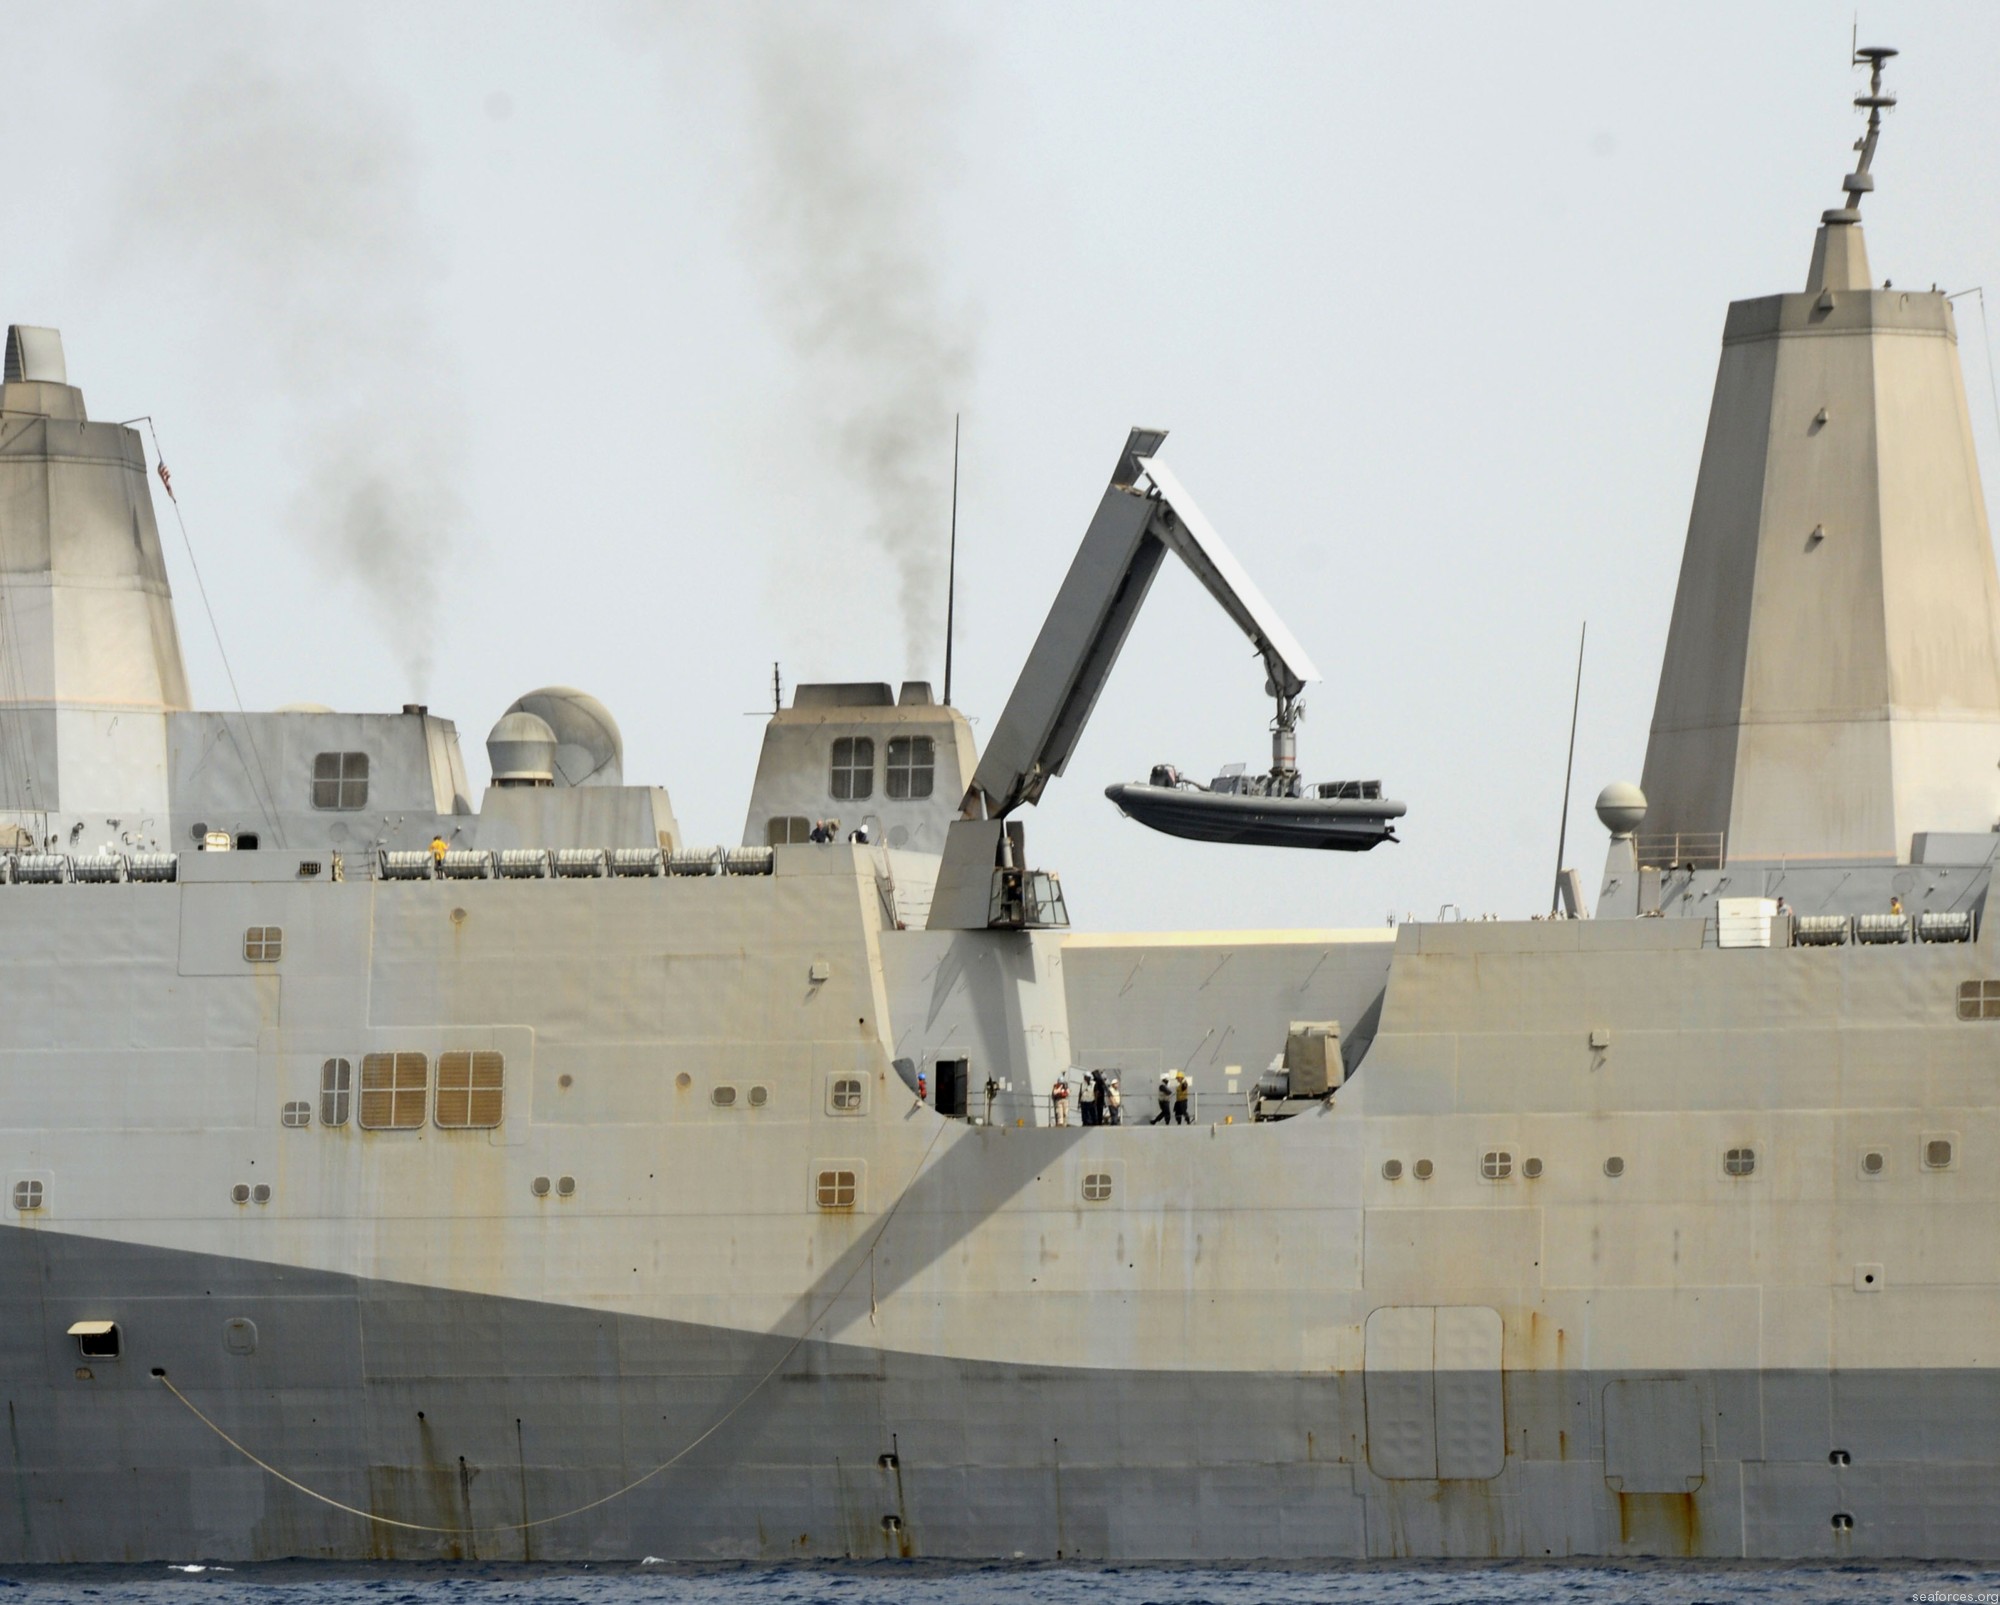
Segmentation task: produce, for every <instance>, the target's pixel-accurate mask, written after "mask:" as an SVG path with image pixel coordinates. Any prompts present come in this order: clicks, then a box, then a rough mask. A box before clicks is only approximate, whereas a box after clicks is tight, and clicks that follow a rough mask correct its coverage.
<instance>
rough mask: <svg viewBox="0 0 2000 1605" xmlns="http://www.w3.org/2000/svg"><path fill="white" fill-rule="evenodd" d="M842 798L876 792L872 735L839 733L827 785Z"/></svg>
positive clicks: (845, 800)
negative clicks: (840, 734)
mask: <svg viewBox="0 0 2000 1605" xmlns="http://www.w3.org/2000/svg"><path fill="white" fill-rule="evenodd" d="M828 790H830V791H831V792H832V793H833V795H834V797H835V798H836V799H838V800H839V801H841V802H853V801H859V800H860V799H861V798H864V797H872V796H874V795H875V741H874V738H873V737H871V736H841V737H839V738H838V739H837V740H836V741H835V742H834V744H833V773H832V775H831V777H830V782H829V785H828Z"/></svg>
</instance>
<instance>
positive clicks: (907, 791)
mask: <svg viewBox="0 0 2000 1605" xmlns="http://www.w3.org/2000/svg"><path fill="white" fill-rule="evenodd" d="M936 776H937V743H936V742H935V741H933V740H931V738H930V737H929V736H892V737H891V738H890V740H889V764H888V768H887V770H886V771H885V772H884V775H883V780H884V782H885V784H886V787H887V790H888V793H889V795H890V796H891V797H896V798H903V797H928V796H929V795H930V794H931V786H932V785H933V783H934V782H935V780H936Z"/></svg>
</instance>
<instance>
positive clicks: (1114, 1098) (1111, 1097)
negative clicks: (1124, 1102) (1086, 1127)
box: [1104, 1076, 1125, 1126]
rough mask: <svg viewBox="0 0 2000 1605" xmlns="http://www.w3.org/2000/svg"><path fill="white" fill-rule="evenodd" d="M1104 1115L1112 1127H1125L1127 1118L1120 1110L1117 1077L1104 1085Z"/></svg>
mask: <svg viewBox="0 0 2000 1605" xmlns="http://www.w3.org/2000/svg"><path fill="white" fill-rule="evenodd" d="M1104 1113H1105V1116H1106V1118H1107V1119H1108V1120H1109V1121H1110V1123H1111V1124H1112V1125H1114V1126H1122V1125H1124V1123H1125V1117H1124V1116H1123V1115H1122V1114H1121V1113H1120V1112H1119V1108H1118V1078H1117V1077H1116V1076H1113V1077H1112V1078H1111V1079H1110V1080H1109V1081H1107V1082H1105V1084H1104Z"/></svg>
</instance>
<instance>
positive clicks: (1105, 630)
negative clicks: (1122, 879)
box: [964, 429, 1319, 819]
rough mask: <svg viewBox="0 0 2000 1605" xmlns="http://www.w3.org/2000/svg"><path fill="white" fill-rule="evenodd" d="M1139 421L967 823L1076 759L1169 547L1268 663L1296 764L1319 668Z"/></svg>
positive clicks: (995, 743) (1161, 439)
mask: <svg viewBox="0 0 2000 1605" xmlns="http://www.w3.org/2000/svg"><path fill="white" fill-rule="evenodd" d="M1166 438H1167V432H1166V431H1165V430H1164V429H1134V430H1133V431H1132V432H1131V434H1130V435H1129V436H1128V437H1127V439H1126V442H1125V449H1124V451H1123V452H1121V453H1120V454H1119V457H1118V466H1117V468H1116V469H1115V470H1114V471H1113V473H1112V476H1111V483H1110V485H1108V486H1107V487H1106V489H1105V492H1104V498H1103V500H1102V501H1100V502H1099V503H1098V504H1097V514H1096V516H1095V517H1094V518H1092V519H1091V521H1090V528H1089V529H1088V530H1087V531H1086V532H1085V533H1084V537H1083V544H1082V545H1081V546H1080V547H1078V548H1077V554H1076V557H1075V559H1074V560H1073V561H1072V562H1071V563H1070V566H1069V573H1068V574H1067V575H1066V576H1065V577H1064V579H1063V583H1062V589H1061V590H1059V591H1058V592H1057V593H1056V599H1055V603H1054V605H1053V606H1051V607H1050V609H1049V616H1048V618H1047V619H1046V620H1045V621H1044V623H1043V624H1042V631H1041V634H1040V635H1038V636H1036V638H1035V644H1034V648H1033V649H1032V650H1031V651H1030V652H1029V653H1028V660H1027V662H1026V663H1025V664H1024V665H1023V666H1022V669H1021V676H1020V678H1019V679H1018V680H1017V681H1015V683H1014V691H1013V694H1012V695H1011V696H1009V697H1008V699H1007V707H1006V710H1005V711H1004V712H1003V713H1002V714H1001V715H1000V720H999V723H998V724H996V725H995V726H994V729H993V735H992V737H991V739H990V740H989V741H988V742H987V744H986V750H985V752H984V754H983V755H982V757H981V759H980V762H979V768H978V769H977V770H976V771H975V772H974V774H973V777H972V786H971V788H970V789H969V790H968V791H967V792H966V795H965V806H964V815H965V817H966V818H968V819H980V818H984V819H1004V818H1005V817H1006V816H1007V815H1008V814H1010V813H1012V812H1013V811H1014V810H1015V809H1016V808H1018V807H1020V806H1021V804H1023V803H1032V802H1035V801H1038V800H1039V799H1040V797H1041V795H1042V788H1043V787H1045V786H1046V785H1047V784H1048V783H1049V781H1050V780H1051V779H1052V778H1053V777H1054V776H1056V775H1059V774H1061V773H1062V772H1063V770H1064V768H1065V767H1066V766H1067V765H1068V763H1069V759H1070V755H1071V753H1073V752H1074V751H1075V750H1076V744H1077V742H1078V740H1079V739H1080V738H1081V737H1082V735H1083V727H1084V725H1085V724H1086V723H1087V722H1088V721H1089V718H1090V712H1091V709H1092V708H1094V707H1095V706H1096V705H1097V698H1098V694H1099V693H1100V692H1102V691H1103V689H1104V683H1105V681H1106V680H1107V679H1109V678H1110V675H1111V666H1112V665H1113V664H1114V663H1116V662H1117V661H1118V653H1119V651H1120V649H1121V648H1123V646H1124V645H1125V637H1126V636H1127V635H1128V634H1130V633H1131V629H1132V624H1133V621H1134V620H1135V619H1136V618H1137V617H1138V615H1139V608H1140V606H1141V604H1142V603H1144V601H1145V600H1146V592H1147V591H1148V590H1150V589H1151V588H1152V584H1153V579H1154V577H1155V576H1156V575H1157V574H1158V573H1159V570H1160V565H1161V563H1163V562H1164V561H1165V560H1166V555H1167V553H1168V552H1174V553H1176V554H1178V555H1179V557H1180V558H1181V560H1182V561H1183V562H1185V563H1186V564H1187V566H1188V567H1189V568H1190V569H1191V570H1193V572H1194V576H1195V578H1196V579H1198V580H1200V581H1201V583H1202V585H1203V587H1204V588H1205V589H1206V590H1207V591H1208V593H1209V594H1210V595H1211V596H1213V597H1214V598H1215V599H1216V601H1217V602H1219V603H1221V604H1222V610H1223V611H1224V612H1225V613H1227V614H1228V615H1229V617H1230V618H1231V619H1232V620H1234V621H1235V624H1236V627H1237V628H1238V629H1240V630H1241V631H1242V632H1243V633H1244V634H1245V635H1246V636H1248V637H1249V638H1250V641H1251V644H1252V645H1254V646H1255V647H1256V648H1257V651H1258V654H1259V656H1261V657H1262V658H1263V660H1264V674H1265V679H1266V682H1267V685H1268V688H1269V690H1270V692H1271V694H1272V695H1273V696H1274V697H1275V698H1276V699H1277V703H1278V721H1277V722H1278V726H1279V731H1278V734H1279V738H1280V742H1281V743H1282V750H1279V749H1274V753H1275V756H1276V757H1277V760H1278V762H1279V763H1280V764H1281V765H1283V766H1287V767H1289V766H1290V763H1291V759H1290V753H1291V751H1292V743H1291V732H1292V729H1293V726H1294V725H1295V723H1296V721H1297V717H1298V712H1299V708H1298V696H1299V693H1300V692H1301V691H1303V690H1304V689H1305V685H1306V682H1307V681H1309V680H1317V679H1318V678H1319V670H1318V669H1316V668H1314V667H1313V664H1312V660H1311V659H1310V658H1308V657H1307V656H1306V654H1305V649H1304V648H1303V647H1301V646H1300V645H1299V643H1298V640H1297V638H1296V637H1295V636H1294V635H1293V634H1292V632H1291V631H1290V630H1289V629H1287V628H1286V627H1285V622H1284V620H1282V619H1280V618H1279V617H1278V614H1277V610H1276V609H1275V608H1273V607H1272V606H1271V604H1270V602H1269V601H1267V600H1266V599H1265V596H1264V593H1263V592H1262V591H1260V590H1258V589H1257V586H1256V583H1255V582H1254V581H1253V580H1252V579H1251V578H1250V576H1249V574H1248V573H1247V572H1246V571H1245V570H1244V568H1243V565H1242V564H1241V563H1239V562H1238V561H1237V560H1236V555H1235V553H1233V552H1231V551H1230V550H1229V548H1228V547H1227V546H1226V545H1224V544H1223V541H1222V537H1221V536H1220V535H1218V534H1216V532H1215V527H1214V525H1212V524H1210V523H1209V521H1208V519H1207V518H1206V517H1205V516H1204V515H1203V513H1202V510H1201V509H1200V508H1199V507H1197V506H1196V505H1195V502H1194V498H1193V497H1191V496H1189V495H1188V493H1187V491H1186V490H1185V489H1184V488H1183V487H1182V485H1181V482H1180V481H1179V480H1178V479H1176V478H1175V477H1174V475H1173V473H1172V471H1171V470H1170V469H1168V468H1167V466H1166V465H1165V464H1164V463H1162V462H1160V460H1159V458H1158V456H1157V453H1158V451H1159V449H1160V447H1161V445H1162V444H1164V443H1165V441H1166Z"/></svg>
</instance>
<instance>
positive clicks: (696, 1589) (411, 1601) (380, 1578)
mask: <svg viewBox="0 0 2000 1605" xmlns="http://www.w3.org/2000/svg"><path fill="white" fill-rule="evenodd" d="M17 1600H18V1601H21V1602H22V1605H27V1602H29V1601H50V1602H54V1601H63V1602H69V1601H77V1602H82V1601H90V1602H92V1605H111V1602H115V1601H119V1600H167V1601H177V1602H182V1605H281V1602H282V1605H291V1602H293V1601H297V1602H300V1605H503V1602H508V1605H628V1602H629V1605H638V1602H640V1601H648V1602H650V1601H667V1602H675V1605H1068V1602H1072V1601H1074V1602H1085V1601H1087V1602H1089V1605H1320V1602H1330V1605H1345V1602H1349V1601H1353V1602H1362V1601H1366V1602H1370V1605H1374V1602H1381V1605H1485V1602H1492V1605H1531V1602H1538V1601H1543V1600H1552V1601H1556V1602H1558V1605H1625V1602H1628V1601H1629V1602H1643V1605H1702V1602H1716V1605H1721V1602H1724V1601H1730V1602H1734V1601H1758V1602H1762V1605H1794V1602H1799V1605H1805V1602H1819V1601H1828V1602H1842V1605H1844V1602H1847V1601H1864V1600H1865V1601H1870V1602H1873V1605H1894V1602H1899V1601H1907V1602H1912V1605H2000V1567H1990V1566H1979V1567H1972V1566H1955V1565H1950V1564H1923V1563H1918V1562H1885V1563H1881V1564H1872V1563H1849V1564H1844V1565H1836V1564H1824V1565H1796V1564H1795V1565H1777V1564H1768V1563H1760V1562H1714V1563H1701V1562H1689V1561H1606V1562H1601V1563H1583V1564H1563V1565H1550V1564H1547V1563H1543V1564H1535V1563H1531V1562H1526V1561H1523V1562H1510V1563H1498V1564H1477V1565H1475V1564H1467V1565H1447V1564H1440V1563H1435V1562H1432V1563H1402V1564H1388V1563H1366V1564H1348V1565H1321V1566H1227V1567H1220V1566H1062V1565H1019V1564H1015V1565H994V1566H973V1565H947V1564H943V1563H927V1562H922V1561H916V1562H907V1561H906V1562H887V1561H883V1562H873V1563H860V1562H857V1563H851V1564H846V1565H817V1566H805V1565H799V1566H687V1565H657V1564H656V1565H644V1564H631V1563H621V1564H616V1565H606V1566H588V1567H586V1566H481V1565H437V1566H372V1567H371V1566H354V1565H333V1564H322V1563H317V1562H288V1563H285V1564H280V1565H264V1566H245V1567H242V1568H239V1569H236V1570H233V1571H232V1570H229V1569H227V1568H224V1567H217V1566H210V1567H206V1568H200V1567H196V1566H194V1565H192V1564H191V1565H190V1566H189V1567H187V1568H180V1567H169V1566H87V1567H79V1566H49V1567H24V1568H19V1569H16V1570H13V1571H8V1572H0V1605H12V1602H13V1601H17Z"/></svg>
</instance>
